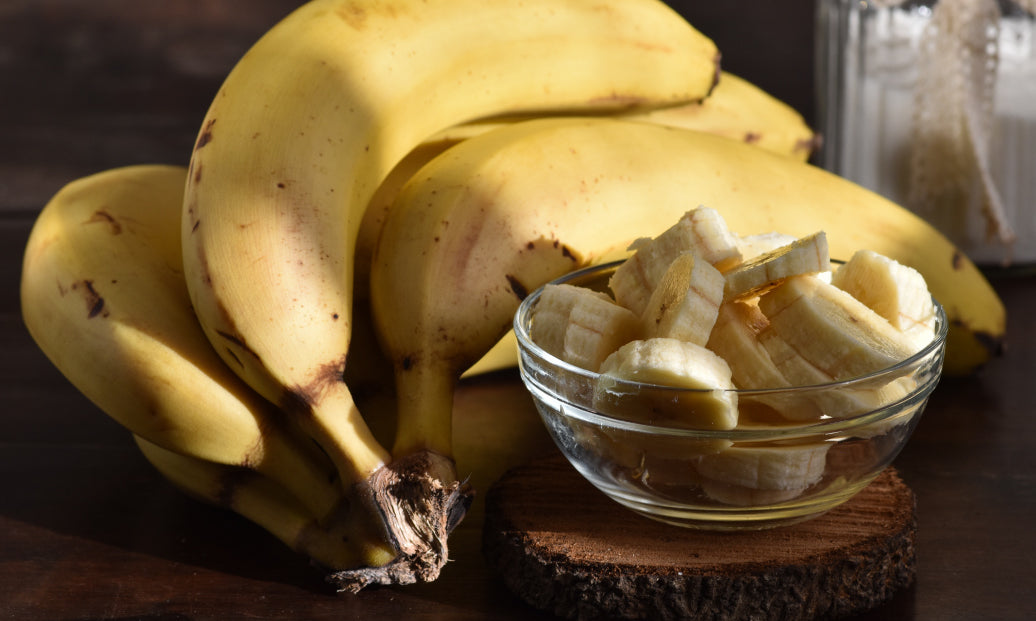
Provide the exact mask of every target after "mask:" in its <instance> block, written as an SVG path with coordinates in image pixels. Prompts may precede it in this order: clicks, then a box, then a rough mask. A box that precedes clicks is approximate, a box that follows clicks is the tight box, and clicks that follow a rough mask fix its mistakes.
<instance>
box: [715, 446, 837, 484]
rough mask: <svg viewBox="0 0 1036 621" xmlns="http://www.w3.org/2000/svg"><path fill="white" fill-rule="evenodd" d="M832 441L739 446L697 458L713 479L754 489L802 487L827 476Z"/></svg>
mask: <svg viewBox="0 0 1036 621" xmlns="http://www.w3.org/2000/svg"><path fill="white" fill-rule="evenodd" d="M830 448H831V444H828V443H823V444H808V445H802V446H738V445H734V446H731V447H730V448H728V449H726V450H723V451H720V452H718V453H716V454H713V455H703V456H702V457H701V458H699V459H698V462H697V468H698V472H699V473H700V474H701V475H702V476H704V477H706V478H708V479H712V480H714V481H719V482H722V483H726V484H729V485H737V486H741V487H747V488H750V489H754V490H802V489H805V488H807V487H809V486H810V485H813V484H814V483H816V482H817V481H819V480H820V479H821V478H822V477H823V476H824V467H825V465H826V463H827V451H828V450H829V449H830Z"/></svg>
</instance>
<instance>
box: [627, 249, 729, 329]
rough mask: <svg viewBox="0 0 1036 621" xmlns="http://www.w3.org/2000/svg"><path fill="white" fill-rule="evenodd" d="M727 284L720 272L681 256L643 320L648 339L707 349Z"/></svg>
mask: <svg viewBox="0 0 1036 621" xmlns="http://www.w3.org/2000/svg"><path fill="white" fill-rule="evenodd" d="M725 282H726V281H725V280H724V278H723V274H722V273H720V271H719V270H718V269H716V268H715V267H713V266H712V264H710V263H708V262H707V261H705V260H704V259H702V258H701V257H699V256H697V255H696V254H695V253H693V252H685V253H683V254H681V255H680V256H678V257H677V258H676V259H675V260H674V261H673V262H672V263H670V264H669V269H667V270H666V272H665V274H664V275H663V276H662V280H661V281H660V282H659V283H658V286H657V287H655V290H654V291H653V292H652V294H651V297H650V299H649V300H648V304H647V308H646V309H645V311H644V314H643V316H642V317H641V319H642V321H643V323H644V334H645V336H647V337H649V338H650V337H666V338H674V339H680V340H682V341H687V342H689V343H695V344H697V345H705V343H706V342H707V341H708V340H709V334H710V333H711V332H712V328H713V325H714V324H715V322H716V317H717V316H718V315H719V305H720V303H722V301H723V287H724V284H725Z"/></svg>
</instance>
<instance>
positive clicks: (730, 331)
mask: <svg viewBox="0 0 1036 621" xmlns="http://www.w3.org/2000/svg"><path fill="white" fill-rule="evenodd" d="M769 325H770V320H768V319H767V318H766V315H764V314H763V312H762V311H761V310H759V306H758V305H756V304H750V303H747V302H738V301H730V302H724V303H723V304H722V305H721V306H720V308H719V312H718V313H717V318H716V323H715V325H714V327H713V328H712V333H711V334H710V335H709V340H708V341H707V342H706V347H708V348H709V349H711V350H712V351H714V352H716V353H717V354H718V355H719V356H720V357H722V358H723V359H724V360H726V361H727V364H728V365H729V366H730V372H731V377H732V378H733V381H734V385H735V386H737V387H738V388H744V389H755V388H783V387H786V386H789V385H790V384H789V382H788V380H787V379H786V378H785V377H784V375H783V374H782V373H781V371H780V369H778V368H777V366H776V365H775V364H774V363H773V360H771V359H770V354H769V352H767V351H766V348H765V347H763V345H762V343H760V342H759V339H758V335H759V333H760V332H762V331H763V330H764V329H765V328H766V327H767V326H769Z"/></svg>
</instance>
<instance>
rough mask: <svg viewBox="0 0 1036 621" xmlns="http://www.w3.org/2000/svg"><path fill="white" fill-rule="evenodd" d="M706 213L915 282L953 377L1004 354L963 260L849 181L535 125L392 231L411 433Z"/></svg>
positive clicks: (477, 151)
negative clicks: (557, 291)
mask: <svg viewBox="0 0 1036 621" xmlns="http://www.w3.org/2000/svg"><path fill="white" fill-rule="evenodd" d="M698 205H706V206H708V207H712V208H714V209H716V210H717V211H718V212H719V213H720V214H721V215H722V216H723V218H724V219H725V220H726V223H727V225H728V226H729V227H730V229H731V230H732V231H734V232H736V233H741V234H745V233H755V232H758V231H761V230H762V231H766V230H777V231H781V232H782V233H784V234H786V235H791V236H794V237H806V236H808V235H810V234H812V233H815V232H816V231H817V230H824V231H826V233H827V236H828V239H829V240H830V244H831V245H830V247H829V251H830V254H831V256H832V257H834V258H848V257H850V256H852V254H853V253H854V252H855V251H856V250H857V249H859V248H870V249H872V250H875V251H876V252H880V253H881V254H884V255H886V256H888V257H891V258H894V259H896V260H898V261H899V262H901V263H903V264H906V265H909V266H912V267H914V268H915V269H917V270H918V271H919V272H920V273H921V274H922V275H923V276H924V278H925V280H926V281H927V283H928V286H929V288H930V290H931V291H932V293H933V295H934V296H935V297H936V299H938V300H939V301H940V302H941V303H942V304H943V306H944V307H945V309H946V311H947V314H948V315H949V317H950V321H951V322H952V327H951V333H952V336H951V339H950V342H949V344H948V349H949V353H948V356H949V358H950V359H952V360H953V361H954V363H953V364H950V365H948V367H949V368H948V371H950V372H957V373H961V372H966V371H969V370H972V369H974V368H975V367H976V366H977V365H979V364H981V363H982V362H984V361H985V360H987V359H988V358H989V356H990V355H992V354H993V352H994V350H995V349H996V347H981V346H975V345H973V344H979V345H981V344H983V343H988V344H991V345H995V344H997V343H999V342H1000V340H1001V339H1002V337H1003V334H1004V328H1005V311H1004V307H1003V304H1002V303H1001V301H1000V299H999V297H998V296H997V295H996V293H995V292H994V291H993V289H992V287H991V286H990V285H989V283H988V282H987V281H986V279H985V278H984V277H983V276H982V274H981V273H980V272H979V271H978V270H977V268H976V267H975V266H974V265H973V264H972V263H971V262H970V261H969V260H968V259H967V257H966V256H964V254H963V253H961V252H960V251H959V250H958V249H956V248H955V247H954V246H953V245H952V244H951V243H950V242H949V241H947V240H946V238H945V237H944V236H942V235H941V234H939V233H938V232H937V231H936V230H935V229H934V228H932V227H931V226H930V225H928V224H927V223H925V222H924V221H923V220H921V219H920V218H918V217H916V216H914V215H913V214H911V213H910V212H909V211H907V210H906V209H903V208H901V207H899V206H897V205H895V204H894V203H891V202H889V201H887V200H885V199H883V198H881V197H879V196H878V195H876V194H874V193H872V192H869V191H867V190H865V189H863V188H861V187H859V186H856V185H854V184H852V183H850V182H848V181H846V180H844V179H842V178H839V177H837V176H835V175H832V174H830V173H827V172H825V171H823V170H821V169H818V168H816V167H813V166H810V165H808V164H805V163H802V162H798V161H795V160H793V159H791V158H787V157H780V156H777V155H774V154H772V153H767V152H765V151H764V150H762V149H758V148H754V147H751V146H747V145H745V144H744V143H741V142H738V141H734V140H730V139H728V138H724V137H720V136H714V135H710V134H707V133H702V132H696V131H690V130H681V129H673V128H668V127H661V126H657V125H652V124H645V123H635V122H623V121H619V120H615V119H601V118H593V119H589V118H587V119H571V118H569V119H541V120H533V121H528V122H526V123H521V124H516V125H513V126H508V127H503V128H500V129H497V130H494V131H492V132H489V133H487V134H483V135H481V136H478V137H475V138H471V139H469V140H467V141H465V142H463V143H461V144H458V145H457V146H455V147H454V148H452V149H450V150H449V151H448V152H446V153H444V154H443V155H442V156H441V157H439V158H436V159H435V160H433V161H432V162H430V163H429V164H428V165H426V166H425V167H424V168H423V169H422V170H421V171H420V172H419V173H418V174H417V175H415V176H414V177H413V178H412V179H411V181H410V182H409V183H408V184H407V185H406V186H404V188H403V189H402V190H401V192H400V194H399V196H398V200H397V201H396V203H395V204H394V206H393V208H392V210H391V211H390V213H389V217H388V219H387V220H386V222H385V225H384V228H383V230H382V234H381V237H380V239H379V243H378V245H377V246H376V248H375V254H374V261H373V264H372V272H371V297H372V305H373V308H374V316H375V321H376V324H377V325H378V329H379V334H380V336H381V339H382V342H383V344H384V346H385V348H386V349H387V351H388V352H389V357H390V358H392V359H393V361H394V364H395V365H396V368H397V389H398V393H399V399H400V412H401V414H400V417H401V420H406V419H408V418H414V417H417V416H428V414H427V410H428V409H430V408H434V409H436V410H438V412H439V414H438V416H440V417H444V418H446V417H448V416H449V412H450V408H451V403H452V399H451V397H452V390H453V386H454V382H455V381H456V378H457V376H458V375H459V374H460V372H462V371H463V370H464V369H467V368H468V366H469V365H471V364H472V363H474V362H475V361H476V360H478V358H479V357H480V356H482V355H483V354H485V352H486V351H488V350H489V349H490V348H491V347H492V346H493V344H494V343H496V342H497V340H498V339H500V338H501V337H502V336H503V335H504V334H505V333H506V331H507V330H508V328H509V326H510V321H511V317H512V315H513V313H514V311H515V309H516V308H517V306H518V304H519V302H520V301H521V299H522V298H523V297H524V296H525V295H526V294H527V293H528V292H530V291H532V290H533V289H534V288H536V287H537V286H539V285H541V284H543V283H545V282H547V281H549V280H551V279H553V278H555V277H557V276H560V275H562V274H565V273H567V272H569V271H571V270H573V269H575V268H578V267H581V266H584V265H587V264H591V263H596V262H601V261H603V260H606V259H610V258H616V257H619V256H624V255H626V253H627V251H626V248H627V247H628V246H629V244H630V243H631V242H632V241H633V240H635V239H637V238H640V237H653V236H655V235H657V234H659V233H660V232H661V231H663V230H665V229H666V228H668V227H669V226H670V225H671V224H672V223H673V222H674V221H676V220H677V219H679V218H680V216H681V215H682V214H684V213H686V212H687V211H688V210H690V209H693V208H694V207H696V206H698ZM408 408H412V409H418V410H420V411H421V412H420V414H417V413H414V412H408ZM404 432H405V430H404ZM397 441H398V440H397ZM404 441H405V438H404Z"/></svg>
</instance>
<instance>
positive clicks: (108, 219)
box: [83, 209, 122, 235]
mask: <svg viewBox="0 0 1036 621" xmlns="http://www.w3.org/2000/svg"><path fill="white" fill-rule="evenodd" d="M98 223H104V224H107V225H108V226H109V229H110V230H111V234H112V235H121V234H122V224H120V223H119V221H118V220H116V219H115V216H113V215H111V214H110V213H108V212H107V211H105V210H103V209H98V210H97V211H95V212H94V213H93V214H92V215H91V216H90V218H89V219H87V220H86V222H84V223H83V224H98Z"/></svg>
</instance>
